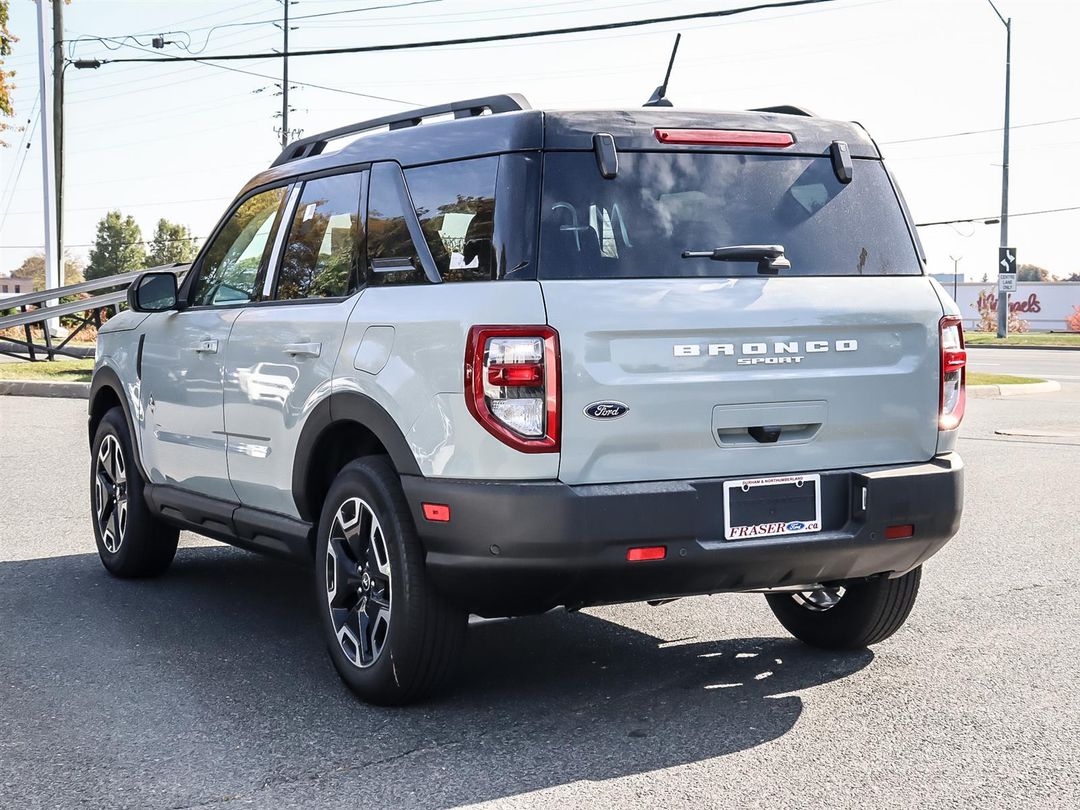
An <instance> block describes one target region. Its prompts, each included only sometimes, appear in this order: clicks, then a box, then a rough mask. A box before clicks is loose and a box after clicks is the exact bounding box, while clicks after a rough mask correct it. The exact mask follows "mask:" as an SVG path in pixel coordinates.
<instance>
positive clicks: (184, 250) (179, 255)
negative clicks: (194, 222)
mask: <svg viewBox="0 0 1080 810" xmlns="http://www.w3.org/2000/svg"><path fill="white" fill-rule="evenodd" d="M194 258H195V240H194V239H193V238H192V236H191V228H189V227H188V226H187V225H181V224H180V223H178V222H169V220H167V219H159V220H158V223H157V228H155V229H154V236H153V238H152V239H151V240H150V252H149V254H147V257H146V266H147V267H157V266H158V265H161V264H173V263H176V262H178V263H180V264H187V263H188V262H190V261H191V260H192V259H194Z"/></svg>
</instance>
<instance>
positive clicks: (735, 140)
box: [656, 129, 795, 148]
mask: <svg viewBox="0 0 1080 810" xmlns="http://www.w3.org/2000/svg"><path fill="white" fill-rule="evenodd" d="M656 140H658V141H660V143H686V144H699V145H702V146H772V147H779V148H783V147H785V146H791V145H792V144H793V143H795V138H794V137H792V135H791V133H789V132H755V131H753V130H745V129H657V130H656Z"/></svg>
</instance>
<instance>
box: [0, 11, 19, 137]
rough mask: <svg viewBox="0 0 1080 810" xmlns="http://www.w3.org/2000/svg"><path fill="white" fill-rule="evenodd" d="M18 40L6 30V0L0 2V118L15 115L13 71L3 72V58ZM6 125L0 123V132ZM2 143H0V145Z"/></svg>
mask: <svg viewBox="0 0 1080 810" xmlns="http://www.w3.org/2000/svg"><path fill="white" fill-rule="evenodd" d="M17 41H18V39H17V38H16V37H14V36H12V34H11V32H10V31H9V30H8V0H0V116H3V117H4V118H10V117H11V116H13V115H14V114H15V110H14V108H13V107H12V106H11V90H12V87H13V85H12V84H11V77H12V76H14V75H15V71H14V70H4V57H5V56H10V55H11V45H12V43H14V42H17ZM8 126H9V125H8V124H5V123H4V122H3V121H0V132H3V131H4V130H5V129H7V128H8ZM2 143H3V142H2V141H0V144H2Z"/></svg>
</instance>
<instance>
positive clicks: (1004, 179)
mask: <svg viewBox="0 0 1080 810" xmlns="http://www.w3.org/2000/svg"><path fill="white" fill-rule="evenodd" d="M986 2H988V3H989V4H990V8H992V9H993V10H994V13H995V14H997V16H998V19H999V20H1001V24H1002V25H1004V26H1005V139H1004V144H1003V146H1002V158H1001V247H1003V248H1005V247H1008V246H1009V101H1010V98H1009V96H1010V94H1011V84H1012V17H1009V18H1008V19H1006V18H1005V17H1003V16H1002V15H1001V12H1000V11H998V9H997V6H995V5H994V0H986ZM998 272H999V273H1000V272H1001V270H1000V268H999V269H998ZM997 316H998V328H997V336H998V337H999V338H1003V337H1006V336H1007V335H1008V333H1009V294H1008V293H1007V292H1005V291H1004V290H1002V289H1001V285H1000V284H999V285H998V310H997Z"/></svg>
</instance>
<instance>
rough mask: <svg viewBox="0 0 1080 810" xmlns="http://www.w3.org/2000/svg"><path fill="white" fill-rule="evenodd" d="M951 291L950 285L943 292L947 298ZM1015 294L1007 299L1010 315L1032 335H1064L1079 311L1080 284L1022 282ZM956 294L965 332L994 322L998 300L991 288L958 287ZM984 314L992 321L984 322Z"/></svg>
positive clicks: (997, 294)
mask: <svg viewBox="0 0 1080 810" xmlns="http://www.w3.org/2000/svg"><path fill="white" fill-rule="evenodd" d="M1013 278H1014V279H1015V276H1013ZM953 290H954V287H953V286H952V285H949V286H947V287H946V288H945V291H946V292H947V293H949V295H953V294H954V293H953ZM1015 290H1016V291H1015V292H1013V293H1012V295H1011V296H1010V297H1009V312H1010V313H1012V314H1013V315H1015V316H1016V317H1018V318H1020V319H1021V320H1025V321H1027V323H1028V329H1029V330H1030V331H1032V332H1067V331H1069V324H1068V319H1069V318H1070V317H1071V316H1074V315H1075V314H1076V313H1077V312H1078V311H1080V282H1024V281H1021V282H1019V283H1017V284H1016V288H1015ZM955 291H956V292H955V297H956V303H957V305H958V306H959V307H960V314H961V316H962V317H963V319H964V329H967V330H972V329H974V328H975V327H976V326H978V324H979V323H980V321H983V322H985V321H986V320H989V321H990V322H992V323H996V322H997V318H996V315H997V308H998V302H999V300H1000V297H1001V296H1000V295H999V291H998V289H997V288H996V287H995V285H994V284H992V283H988V284H970V283H967V284H957V285H955ZM987 314H990V315H993V316H994V317H992V318H985V317H984V316H985V315H987Z"/></svg>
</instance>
